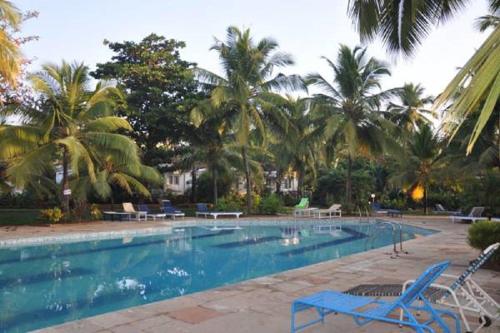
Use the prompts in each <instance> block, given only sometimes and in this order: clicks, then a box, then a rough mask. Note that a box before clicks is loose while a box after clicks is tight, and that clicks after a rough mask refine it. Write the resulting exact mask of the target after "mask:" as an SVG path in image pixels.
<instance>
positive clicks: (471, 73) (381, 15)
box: [348, 0, 500, 154]
mask: <svg viewBox="0 0 500 333" xmlns="http://www.w3.org/2000/svg"><path fill="white" fill-rule="evenodd" d="M469 2H470V1H467V0H428V1H409V0H399V1H392V0H368V1H367V0H351V1H349V5H348V12H349V14H350V16H351V17H352V19H353V21H354V24H355V26H356V27H357V29H358V31H359V34H360V36H361V39H362V41H369V40H372V39H374V38H375V37H377V36H378V37H381V38H382V40H383V42H384V43H385V44H386V45H387V47H388V49H389V51H391V52H395V53H403V54H405V55H411V54H412V52H413V51H414V50H415V49H416V47H417V46H418V45H419V44H420V43H421V42H422V40H423V39H424V37H426V36H427V34H428V33H429V32H430V30H431V29H432V28H433V26H436V25H439V24H440V23H442V22H444V21H446V20H447V19H448V18H450V17H452V16H454V15H455V14H456V13H457V12H458V11H459V10H461V9H462V8H463V7H465V5H466V4H468V3H469ZM488 3H489V10H490V12H491V14H492V15H490V17H483V18H482V19H481V21H480V23H479V24H480V28H482V29H487V28H489V27H492V28H494V29H493V31H492V32H491V33H490V35H489V36H488V38H487V39H486V40H485V41H484V42H483V44H482V45H481V46H480V47H479V48H478V49H477V50H476V52H475V53H474V54H473V55H472V57H471V58H470V59H469V60H468V61H467V63H466V64H465V65H464V66H462V67H461V69H460V70H459V71H458V73H457V74H456V76H455V77H454V78H453V79H452V80H451V82H450V83H449V84H448V86H447V87H446V88H445V90H444V91H443V93H441V94H440V95H439V97H438V98H437V99H436V101H435V103H434V106H433V108H434V110H438V109H439V108H440V107H442V106H443V105H446V104H448V103H450V102H451V101H454V103H453V104H454V105H453V107H452V108H448V112H447V119H446V123H448V124H453V126H451V127H447V128H445V131H447V132H448V133H451V134H452V137H453V135H454V134H456V133H457V131H458V129H459V127H460V126H461V124H462V122H463V121H464V119H466V118H467V116H468V115H469V114H470V113H471V112H479V113H480V116H479V117H478V118H477V119H478V120H477V122H476V125H475V126H474V128H473V130H472V135H471V137H470V140H469V143H468V147H467V150H466V153H467V154H470V153H471V152H472V148H473V147H474V144H475V143H476V141H477V140H478V138H479V136H480V134H481V131H482V130H483V129H484V128H485V126H486V123H487V122H488V120H489V119H490V117H491V115H492V114H493V113H494V108H495V105H496V104H497V102H498V97H499V96H500V66H499V63H498V58H499V54H500V43H499V42H498V41H499V40H500V25H498V16H499V15H498V14H499V11H500V1H498V0H488ZM457 94H458V95H459V98H458V99H456V100H455V97H456V96H457ZM479 106H481V107H480V108H479ZM450 120H459V121H458V122H457V121H450Z"/></svg>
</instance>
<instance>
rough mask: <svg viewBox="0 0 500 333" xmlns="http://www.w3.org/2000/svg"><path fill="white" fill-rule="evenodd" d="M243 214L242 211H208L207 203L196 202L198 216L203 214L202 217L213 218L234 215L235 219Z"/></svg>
mask: <svg viewBox="0 0 500 333" xmlns="http://www.w3.org/2000/svg"><path fill="white" fill-rule="evenodd" d="M241 215H243V212H217V211H210V210H209V209H208V206H207V204H204V203H198V204H196V217H198V216H203V217H206V218H208V217H213V218H214V220H216V219H217V217H218V216H235V217H236V218H237V219H239V218H240V216H241Z"/></svg>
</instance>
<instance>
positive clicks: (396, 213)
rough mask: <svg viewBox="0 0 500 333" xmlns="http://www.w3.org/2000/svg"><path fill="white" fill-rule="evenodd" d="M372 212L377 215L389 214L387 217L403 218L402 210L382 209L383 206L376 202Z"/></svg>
mask: <svg viewBox="0 0 500 333" xmlns="http://www.w3.org/2000/svg"><path fill="white" fill-rule="evenodd" d="M372 210H373V212H374V213H375V214H387V216H391V217H397V216H400V217H403V212H402V211H401V210H399V209H393V208H382V206H381V205H380V204H379V203H378V202H374V203H373V204H372Z"/></svg>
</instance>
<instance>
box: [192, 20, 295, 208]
mask: <svg viewBox="0 0 500 333" xmlns="http://www.w3.org/2000/svg"><path fill="white" fill-rule="evenodd" d="M277 49H278V43H277V42H276V41H275V40H273V39H270V38H264V39H262V40H260V41H258V42H254V40H253V39H252V37H251V35H250V30H248V29H247V30H244V31H241V30H240V29H238V28H236V27H233V26H231V27H229V28H227V34H226V41H224V42H223V41H219V40H216V42H215V44H214V45H213V46H212V50H215V51H217V52H218V55H219V58H220V60H221V64H222V65H223V68H222V70H223V73H224V75H223V76H219V75H217V74H215V73H212V72H210V71H207V70H204V69H197V73H198V78H199V80H200V81H201V83H202V84H204V85H205V86H206V87H207V88H208V89H209V90H210V99H211V102H212V104H213V106H214V107H215V108H217V109H218V108H221V107H222V110H224V111H225V117H227V120H228V121H229V122H230V124H231V128H232V129H233V131H234V133H235V137H234V139H235V140H234V142H235V144H237V145H238V146H239V148H240V151H241V156H242V160H243V166H244V171H245V178H246V192H247V196H246V205H247V210H251V208H252V202H251V199H252V190H253V187H252V177H251V167H250V162H249V152H248V150H249V148H250V146H251V145H252V142H251V140H250V138H251V132H256V133H257V134H258V136H259V137H258V139H260V141H261V143H262V144H263V143H265V138H266V135H265V133H266V131H268V130H269V129H270V127H269V126H267V124H268V123H270V122H272V123H274V124H276V125H277V126H281V127H284V126H286V123H287V119H286V117H285V116H284V115H283V112H282V111H281V110H280V109H279V108H276V107H275V103H274V102H275V101H276V100H281V99H282V97H281V96H280V95H278V94H276V93H274V91H275V90H276V89H287V88H297V87H299V86H300V85H301V83H302V81H301V80H300V78H298V77H296V76H286V75H284V74H281V73H280V74H278V75H274V72H275V69H276V68H281V67H285V66H288V65H291V64H293V60H292V57H291V56H290V55H289V54H286V53H281V52H278V51H277ZM196 118H202V116H201V115H197V116H195V117H194V119H196Z"/></svg>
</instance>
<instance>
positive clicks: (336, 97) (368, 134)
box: [307, 45, 392, 204]
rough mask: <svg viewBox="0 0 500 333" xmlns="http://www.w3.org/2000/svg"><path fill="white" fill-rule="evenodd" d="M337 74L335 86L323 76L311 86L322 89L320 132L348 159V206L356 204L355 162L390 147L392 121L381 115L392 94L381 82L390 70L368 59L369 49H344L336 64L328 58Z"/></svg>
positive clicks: (317, 99) (317, 108)
mask: <svg viewBox="0 0 500 333" xmlns="http://www.w3.org/2000/svg"><path fill="white" fill-rule="evenodd" d="M324 59H325V60H326V61H327V62H328V65H329V66H330V67H331V69H332V70H333V73H334V79H333V82H329V81H328V80H327V79H326V78H324V77H323V76H321V75H320V74H310V75H308V76H307V82H308V83H309V84H312V85H314V86H317V87H319V88H320V89H322V91H323V93H319V94H315V95H314V108H313V110H312V112H314V117H315V118H316V122H317V123H318V129H319V130H322V131H323V132H324V135H325V137H326V139H327V140H329V143H330V144H336V145H337V146H338V147H339V148H340V149H341V150H343V151H345V155H346V156H347V175H346V202H347V203H348V204H350V203H351V200H352V190H351V187H352V159H353V158H355V157H356V156H360V155H364V156H374V155H375V154H381V153H382V152H383V151H384V150H385V148H387V147H389V143H390V141H389V140H388V138H387V133H386V131H387V130H388V129H390V128H391V124H392V123H390V121H388V120H385V119H383V118H382V117H381V116H380V114H379V113H378V112H376V111H377V110H378V108H379V105H380V102H381V100H383V99H385V98H388V96H389V92H388V91H381V89H380V79H381V78H382V77H383V76H386V75H390V72H389V69H388V68H387V66H386V65H385V64H384V63H382V62H380V61H378V60H377V59H375V58H368V57H367V56H366V49H363V48H360V47H356V48H354V49H353V50H352V49H350V48H349V47H348V46H346V45H341V46H340V50H339V53H338V55H337V59H336V62H333V61H331V60H330V59H328V58H324Z"/></svg>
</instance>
